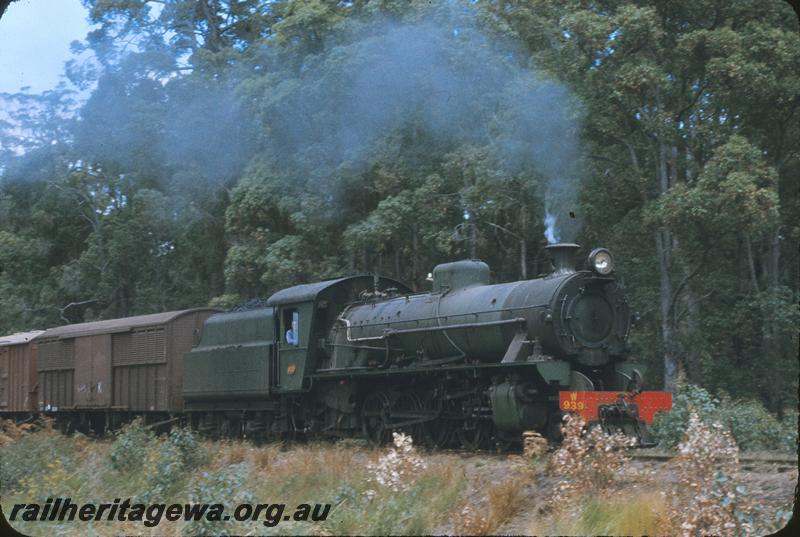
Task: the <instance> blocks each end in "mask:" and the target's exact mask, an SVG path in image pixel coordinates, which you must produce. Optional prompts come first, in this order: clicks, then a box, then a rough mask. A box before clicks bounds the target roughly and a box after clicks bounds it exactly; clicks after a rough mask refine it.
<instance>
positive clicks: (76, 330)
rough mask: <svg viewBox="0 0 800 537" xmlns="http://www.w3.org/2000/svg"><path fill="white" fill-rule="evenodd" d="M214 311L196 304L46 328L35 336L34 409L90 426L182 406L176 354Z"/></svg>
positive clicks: (187, 346)
mask: <svg viewBox="0 0 800 537" xmlns="http://www.w3.org/2000/svg"><path fill="white" fill-rule="evenodd" d="M216 311H218V310H215V309H213V308H195V309H190V310H182V311H170V312H165V313H156V314H152V315H139V316H136V317H126V318H122V319H111V320H107V321H96V322H91V323H82V324H72V325H66V326H60V327H58V328H52V329H50V330H47V331H45V332H44V333H42V334H40V335H39V336H38V337H37V338H36V341H37V343H38V368H37V370H38V375H39V377H38V378H39V404H38V409H39V410H40V411H43V412H45V413H50V412H58V413H59V417H60V418H61V419H64V418H65V417H66V419H68V420H70V423H68V424H66V425H67V428H72V427H78V428H82V427H83V428H85V427H90V428H92V429H95V430H97V429H100V428H105V427H108V426H109V425H113V426H116V421H117V420H124V419H127V418H128V417H129V416H130V415H132V414H142V415H145V419H146V420H147V421H150V420H152V419H159V418H161V417H164V416H167V415H170V414H177V413H180V412H182V411H183V398H182V396H181V392H182V387H183V385H182V382H183V355H184V353H186V352H189V351H190V350H191V348H192V345H193V344H195V343H196V342H197V340H198V339H199V335H200V331H201V330H202V327H203V322H204V321H205V320H206V319H207V318H208V317H209V316H210V315H211V314H213V313H215V312H216ZM70 414H71V416H68V415H70ZM110 419H113V421H114V423H111V422H110Z"/></svg>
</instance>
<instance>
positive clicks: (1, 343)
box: [0, 330, 43, 347]
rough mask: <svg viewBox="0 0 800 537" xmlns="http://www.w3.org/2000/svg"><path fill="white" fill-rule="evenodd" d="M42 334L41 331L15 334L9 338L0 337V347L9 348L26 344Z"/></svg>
mask: <svg viewBox="0 0 800 537" xmlns="http://www.w3.org/2000/svg"><path fill="white" fill-rule="evenodd" d="M42 332H43V331H42V330H34V331H32V332H17V333H16V334H11V335H10V336H0V347H10V346H11V345H21V344H23V343H28V342H29V341H30V340H32V339H33V338H35V337H36V336H38V335H39V334H41V333H42Z"/></svg>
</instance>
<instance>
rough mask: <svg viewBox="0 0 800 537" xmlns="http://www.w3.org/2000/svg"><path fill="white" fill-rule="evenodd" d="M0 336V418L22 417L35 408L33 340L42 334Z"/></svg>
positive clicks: (22, 333) (28, 333)
mask: <svg viewBox="0 0 800 537" xmlns="http://www.w3.org/2000/svg"><path fill="white" fill-rule="evenodd" d="M41 333H42V332H41V330H39V331H34V332H20V333H17V334H12V335H10V336H2V337H0V417H5V416H7V417H10V418H21V417H25V416H27V415H30V414H31V413H33V412H35V411H36V343H35V342H34V341H33V339H34V338H35V337H36V336H38V335H39V334H41Z"/></svg>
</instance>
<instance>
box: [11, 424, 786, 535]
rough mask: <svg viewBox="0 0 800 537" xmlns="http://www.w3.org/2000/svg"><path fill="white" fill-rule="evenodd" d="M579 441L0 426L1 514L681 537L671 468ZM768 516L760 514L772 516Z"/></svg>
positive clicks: (115, 528)
mask: <svg viewBox="0 0 800 537" xmlns="http://www.w3.org/2000/svg"><path fill="white" fill-rule="evenodd" d="M575 434H579V433H577V432H576V433H575ZM574 440H575V441H574V442H572V443H569V442H565V444H564V447H562V449H561V450H557V451H552V450H551V451H550V452H545V453H543V454H542V453H539V454H538V455H537V456H536V457H531V458H528V459H525V458H523V457H520V456H509V457H505V458H489V457H485V456H482V455H473V456H468V457H463V456H459V455H455V454H445V453H418V452H417V451H416V450H412V451H411V452H409V454H404V452H403V450H402V449H399V448H391V447H389V448H383V449H371V448H365V447H359V446H354V445H352V444H348V445H345V444H331V443H320V444H316V443H311V444H302V445H294V446H290V447H287V446H283V445H278V444H269V445H253V444H251V443H248V442H232V441H216V442H212V441H207V440H199V439H198V438H197V437H195V436H194V435H192V434H188V433H187V432H186V431H177V432H174V433H173V434H170V435H164V436H160V437H156V436H154V435H152V434H150V433H149V432H147V431H146V430H143V429H142V428H141V427H140V426H137V425H133V426H131V427H129V428H127V429H125V430H124V431H123V432H122V433H120V434H118V435H117V436H115V437H110V438H106V439H88V438H86V437H83V436H81V435H74V436H71V437H66V436H63V435H61V434H58V433H56V432H53V431H51V430H44V431H40V432H36V433H32V432H30V431H28V430H21V429H15V428H13V427H9V426H7V425H3V424H2V423H0V495H2V506H3V510H4V512H5V513H6V514H7V515H8V514H10V512H11V507H12V506H13V505H14V504H16V503H31V502H39V503H44V502H45V500H46V499H47V498H55V497H69V498H71V499H72V501H73V502H74V503H81V504H82V503H88V502H94V503H110V502H112V501H113V499H114V498H123V499H124V498H132V500H133V501H134V502H142V503H153V502H156V503H159V502H164V503H188V502H208V503H214V502H220V503H224V504H225V505H226V508H228V509H232V508H233V507H234V506H236V505H237V504H239V503H251V504H258V503H285V504H287V509H288V510H293V509H294V507H295V506H297V505H299V504H304V503H305V504H315V503H327V504H331V506H332V507H331V510H330V513H329V515H328V518H327V520H325V521H324V522H313V523H312V522H294V521H286V522H284V521H282V522H281V523H280V524H278V525H276V526H274V527H268V526H265V525H264V524H263V523H262V521H263V517H262V518H261V519H260V520H258V521H249V522H233V521H227V522H224V521H221V522H208V521H202V522H193V523H185V522H167V521H162V522H161V524H159V525H158V526H156V527H153V528H150V527H146V526H144V525H143V524H142V523H141V522H106V521H98V522H92V523H85V522H77V521H76V522H71V523H61V524H57V523H43V522H27V523H26V522H23V521H20V520H17V521H15V522H14V523H13V525H14V526H15V527H16V528H17V529H18V530H20V531H22V532H23V533H25V534H27V535H32V536H38V535H120V534H128V535H153V534H155V535H198V534H207V535H208V534H220V533H228V534H239V535H264V534H309V533H313V534H319V535H332V534H333V535H338V534H349V535H352V534H359V535H382V534H394V535H403V534H409V535H414V534H443V533H448V534H454V533H455V534H464V535H482V534H496V533H502V532H504V531H508V532H512V533H531V534H538V535H542V534H559V535H568V534H571V535H655V534H658V535H665V534H670V533H675V532H674V531H673V530H675V528H679V527H680V524H681V523H682V522H683V521H684V518H685V517H686V516H687V514H686V513H688V512H689V511H690V509H683V511H684V512H680V509H678V510H677V512H676V506H678V507H680V504H676V503H675V498H676V497H677V496H676V491H675V490H674V489H673V488H672V487H674V483H673V484H671V483H670V482H669V481H670V480H669V479H664V477H665V476H664V474H661V475H659V474H648V473H639V474H637V472H635V471H629V470H630V468H629V467H627V466H625V464H627V463H624V461H622V459H620V461H614V460H612V459H611V457H612V455H610V452H606V451H603V453H599V452H596V451H595V452H593V451H592V450H586V449H584V448H585V446H584V440H582V439H581V438H579V437H576V438H575V439H574ZM565 450H566V451H567V452H568V453H567V455H568V456H565ZM559 452H560V453H559ZM696 458H697V457H695V459H696ZM577 459H581V460H580V461H579V460H577ZM695 459H691V458H690V460H688V462H686V461H684V463H682V464H684V465H686V464H689V463H692V461H694V460H695ZM698 460H699V459H698ZM130 461H137V463H136V464H130V463H129V462H130ZM612 463H613V464H612ZM618 463H619V464H621V465H622V466H621V467H620V468H621V469H620V470H619V471H618V472H615V475H614V478H613V479H612V480H610V481H608V483H607V484H601V483H599V482H594V484H591V483H592V478H593V476H595V474H597V468H596V467H597V466H598V465H601V466H609V465H610V466H614V467H616V465H617V464H618ZM692 464H694V463H692ZM378 468H379V469H381V471H382V472H383V475H384V476H385V475H389V474H391V472H392V471H393V470H403V472H404V473H403V474H402V476H401V479H400V483H399V484H398V483H397V482H395V481H393V482H392V483H391V484H389V485H386V484H383V485H382V484H381V483H380V482H379V480H377V478H376V476H377V475H378V470H376V469H378ZM659 468H664V467H663V466H660V467H659ZM687 468H689V471H688V473H687V471H686V469H685V468H683V467H682V466H680V465H678V463H676V466H675V467H674V468H670V470H669V472H671V475H672V476H673V477H674V478H675V479H673V480H672V481H675V480H676V479H677V480H678V481H676V482H680V481H679V480H680V479H681V476H682V475H683V474H685V473H686V474H687V475H699V474H698V472H697V471H694V470H692V468H694V466H691V465H690V466H687ZM409 469H410V470H409ZM709 475H711V474H709ZM595 477H596V476H595ZM566 481H569V482H570V483H569V486H565V482H566ZM595 481H598V480H595ZM720 486H727V485H725V484H724V483H723V484H722V485H720ZM726 490H727V489H726ZM688 500H691V498H688ZM738 501H739V500H738V499H737V502H738ZM787 501H789V502H790V501H791V498H787ZM766 511H770V510H768V509H767V510H766ZM709 512H711V511H709ZM770 513H771V511H770V512H766V513H765V514H763V515H760V514H758V513H756V515H757V516H761V517H762V518H763V519H764V520H766V519H767V517H770V516H771V515H770ZM681 517H684V518H681ZM773 518H774V517H773ZM687 520H688V519H687ZM696 520H700V519H697V518H696ZM769 524H771V523H767V522H764V523H761V522H759V520H755V519H754V522H753V525H754V527H755V528H762V527H763V528H768V529H770V528H772V529H778V528H777V527H775V528H773V527H772V526H774V524H772V525H769ZM701 529H702V528H701Z"/></svg>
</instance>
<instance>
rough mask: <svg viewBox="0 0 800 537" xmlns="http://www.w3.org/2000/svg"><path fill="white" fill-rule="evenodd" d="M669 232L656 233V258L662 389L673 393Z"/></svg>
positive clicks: (675, 361) (675, 377)
mask: <svg viewBox="0 0 800 537" xmlns="http://www.w3.org/2000/svg"><path fill="white" fill-rule="evenodd" d="M668 235H669V232H667V231H656V234H655V239H656V257H657V258H658V282H659V302H660V306H661V340H662V344H663V352H664V389H665V390H666V391H669V392H671V391H674V390H675V384H676V382H677V380H678V359H677V356H676V355H675V331H674V326H673V322H672V321H673V317H672V312H671V311H670V309H671V304H672V281H671V280H670V275H669V256H668V253H667V245H668V244H669V242H670V241H669V236H668Z"/></svg>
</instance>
